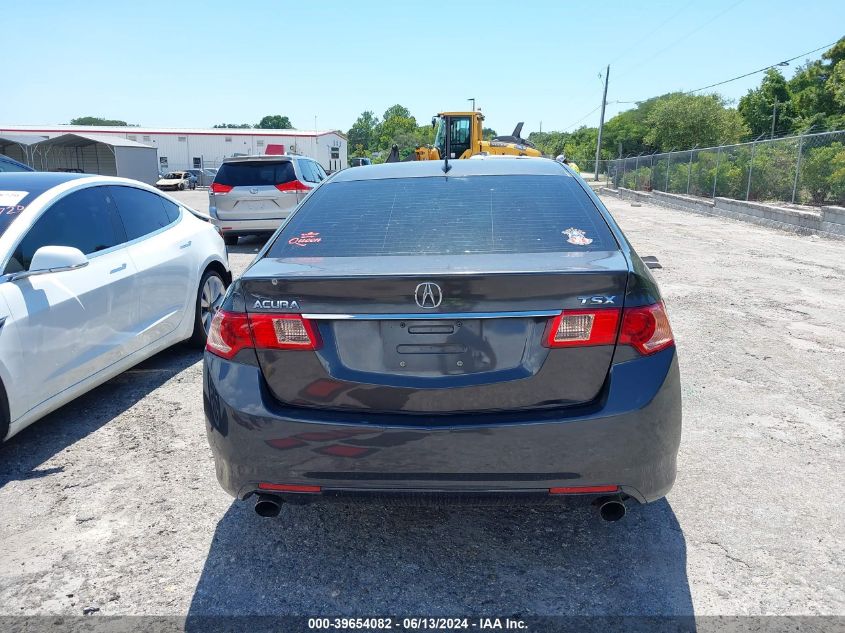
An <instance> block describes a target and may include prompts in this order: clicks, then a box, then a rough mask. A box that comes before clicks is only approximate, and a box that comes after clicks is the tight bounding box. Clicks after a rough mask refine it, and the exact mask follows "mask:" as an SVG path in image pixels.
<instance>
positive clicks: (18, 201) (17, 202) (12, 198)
mask: <svg viewBox="0 0 845 633" xmlns="http://www.w3.org/2000/svg"><path fill="white" fill-rule="evenodd" d="M41 193H42V191H41V190H39V191H34V192H29V191H17V190H8V189H2V188H0V235H3V233H5V232H6V229H8V228H9V227H10V226H12V222H14V221H15V219H17V217H18V216H19V215H20V214H21V212H23V210H24V209H26V207H27V205H29V203H30V202H32V201H33V200H34V199H35V198H37V197H38V196H39V195H40V194H41Z"/></svg>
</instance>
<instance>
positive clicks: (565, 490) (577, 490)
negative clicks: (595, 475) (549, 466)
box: [549, 486, 619, 495]
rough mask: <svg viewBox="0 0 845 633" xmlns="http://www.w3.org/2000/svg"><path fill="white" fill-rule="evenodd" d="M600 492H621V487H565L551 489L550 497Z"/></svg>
mask: <svg viewBox="0 0 845 633" xmlns="http://www.w3.org/2000/svg"><path fill="white" fill-rule="evenodd" d="M600 492H619V486H564V487H562V488H549V494H550V495H586V494H596V493H600Z"/></svg>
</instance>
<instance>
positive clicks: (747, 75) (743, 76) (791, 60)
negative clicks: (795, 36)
mask: <svg viewBox="0 0 845 633" xmlns="http://www.w3.org/2000/svg"><path fill="white" fill-rule="evenodd" d="M838 41H839V40H836V41H835V42H831V43H830V44H825V45H824V46H819V47H818V48H814V49H813V50H811V51H807V52H806V53H801V54H800V55H796V56H795V57H790V58H789V59H784V60H783V61H780V62H777V63H775V64H771V65H769V66H766V67H764V68H759V69H757V70H752V71H751V72H750V73H745V74H743V75H738V76H736V77H732V78H731V79H725V80H724V81H719V82H716V83H714V84H710V85H709V86H704V87H703V88H695V89H694V90H686V91H684V92H682V93H681V94H684V95H688V94H692V93H693V92H701V91H702V90H707V89H709V88H715V87H716V86H723V85H724V84H729V83H731V82H732V81H737V80H738V79H745V78H746V77H750V76H751V75H756V74H757V73H762V72H765V71H767V70H769V69H770V68H776V67H778V66H787V65H789V62H794V61H795V60H796V59H800V58H801V57H804V56H805V55H812V54H813V53H818V52H819V51H821V50H824V49H826V48H830V47H831V46H833V45H834V44H836V42H838ZM643 101H646V99H640V100H639V101H616V102H615V103H622V104H632V103H642V102H643Z"/></svg>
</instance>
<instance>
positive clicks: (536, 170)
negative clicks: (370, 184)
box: [332, 157, 571, 182]
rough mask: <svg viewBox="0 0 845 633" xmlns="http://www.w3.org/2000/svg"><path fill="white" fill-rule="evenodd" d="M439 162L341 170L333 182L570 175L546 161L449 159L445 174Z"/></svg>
mask: <svg viewBox="0 0 845 633" xmlns="http://www.w3.org/2000/svg"><path fill="white" fill-rule="evenodd" d="M444 163H445V161H442V160H423V161H409V162H405V163H382V164H380V165H370V166H369V167H368V168H367V169H348V170H347V169H344V170H343V171H339V172H337V173H336V174H335V175H334V176H333V177H332V182H349V181H353V180H384V179H388V178H431V177H435V176H444V175H445V176H448V177H450V178H461V177H464V176H570V177H571V174H570V172H569V171H567V169H566V168H565V167H563V165H561V164H560V163H557V162H555V161H553V160H551V159H548V158H535V157H513V158H501V159H496V160H450V161H449V171H448V172H444V171H443V168H444Z"/></svg>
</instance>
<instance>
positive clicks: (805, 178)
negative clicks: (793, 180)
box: [800, 142, 845, 204]
mask: <svg viewBox="0 0 845 633" xmlns="http://www.w3.org/2000/svg"><path fill="white" fill-rule="evenodd" d="M800 183H801V190H802V192H803V191H806V192H807V194H809V199H810V201H811V202H812V203H813V204H824V203H825V202H828V201H829V202H833V203H835V204H845V147H844V146H843V145H842V143H838V142H837V143H831V144H830V145H828V146H827V147H814V148H812V149H810V150H808V151H807V152H805V154H804V157H803V160H802V162H801V176H800Z"/></svg>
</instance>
